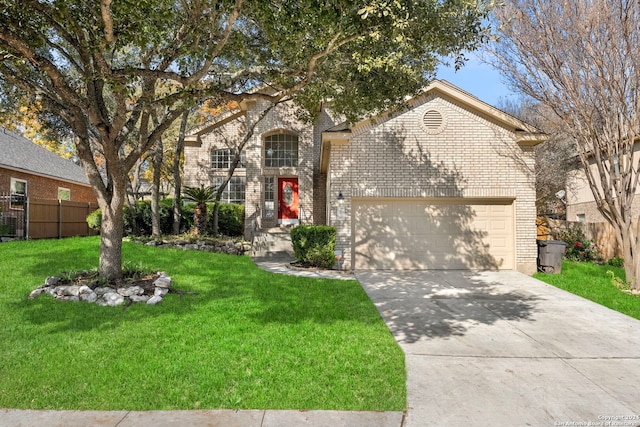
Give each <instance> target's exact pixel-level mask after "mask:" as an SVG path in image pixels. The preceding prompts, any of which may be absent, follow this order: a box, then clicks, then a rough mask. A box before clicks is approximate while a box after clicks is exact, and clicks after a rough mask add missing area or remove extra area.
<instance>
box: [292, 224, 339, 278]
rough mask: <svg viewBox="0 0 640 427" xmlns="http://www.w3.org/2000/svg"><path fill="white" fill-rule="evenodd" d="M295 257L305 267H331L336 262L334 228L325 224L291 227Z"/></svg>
mask: <svg viewBox="0 0 640 427" xmlns="http://www.w3.org/2000/svg"><path fill="white" fill-rule="evenodd" d="M291 241H292V243H293V252H294V254H295V256H296V259H297V260H298V261H300V262H301V263H302V264H303V265H305V266H307V267H320V268H331V267H333V265H334V264H335V262H336V258H335V253H334V250H335V248H336V229H335V227H329V226H326V225H299V226H297V227H294V228H293V229H291Z"/></svg>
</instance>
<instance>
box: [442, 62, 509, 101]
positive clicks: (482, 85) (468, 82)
mask: <svg viewBox="0 0 640 427" xmlns="http://www.w3.org/2000/svg"><path fill="white" fill-rule="evenodd" d="M467 58H469V61H467V63H466V64H465V66H464V67H462V68H461V69H460V70H459V71H457V72H456V71H455V69H454V68H453V66H451V67H441V68H439V69H438V74H437V78H438V79H442V80H447V81H448V82H450V83H453V84H454V85H456V86H458V87H459V88H461V89H464V90H465V91H467V92H469V93H471V94H472V95H475V96H476V97H478V98H480V100H482V101H484V102H486V103H487V104H491V105H494V106H495V105H496V103H497V102H498V100H499V98H512V99H518V98H519V97H518V96H517V95H515V94H514V93H513V92H511V90H510V89H509V88H508V87H506V85H505V84H504V83H503V82H502V77H501V76H500V74H499V73H498V71H496V70H494V69H493V67H491V65H489V64H485V63H483V62H482V61H481V60H480V59H478V57H477V56H476V55H474V54H469V55H467Z"/></svg>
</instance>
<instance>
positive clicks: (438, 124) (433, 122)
mask: <svg viewBox="0 0 640 427" xmlns="http://www.w3.org/2000/svg"><path fill="white" fill-rule="evenodd" d="M444 125H445V120H444V117H443V115H442V113H441V112H440V111H438V110H428V111H427V112H426V113H424V116H422V126H423V127H424V129H425V130H426V131H427V132H428V133H440V132H442V130H443V129H444Z"/></svg>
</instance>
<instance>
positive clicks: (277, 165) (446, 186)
mask: <svg viewBox="0 0 640 427" xmlns="http://www.w3.org/2000/svg"><path fill="white" fill-rule="evenodd" d="M266 105H267V104H265V103H262V102H254V103H247V104H243V105H241V106H240V107H239V108H238V109H236V110H234V111H230V112H227V113H225V114H222V115H220V116H219V117H217V119H216V120H215V121H214V122H212V123H209V124H207V125H205V126H203V127H201V128H199V129H196V130H195V131H194V132H192V134H191V135H190V136H189V137H188V139H187V147H186V148H185V183H186V185H190V186H196V185H200V184H205V185H215V184H216V183H219V182H221V179H222V177H223V176H224V175H226V172H227V170H228V165H229V161H230V160H229V159H230V158H231V157H232V155H233V154H234V151H233V150H234V147H235V146H236V144H237V142H238V141H239V139H240V138H242V137H243V136H244V135H245V132H246V129H247V125H248V124H250V123H252V121H254V120H256V117H258V115H259V113H260V111H263V109H264V108H266ZM298 117H299V116H298V115H297V114H296V111H295V109H294V107H293V105H292V104H282V105H278V106H276V107H275V108H274V109H273V110H271V111H270V112H269V114H267V115H266V116H265V118H264V119H263V120H261V121H260V122H259V123H258V124H257V125H256V126H255V129H254V132H253V134H252V137H251V139H250V140H249V141H248V143H247V145H246V148H245V150H244V155H243V158H242V165H241V166H242V167H241V168H240V169H238V170H237V171H236V173H235V176H234V178H233V180H232V182H231V183H230V186H229V187H228V188H227V190H226V192H225V200H226V201H234V202H244V204H245V208H246V234H247V235H248V236H250V235H251V233H252V232H253V230H255V229H257V228H268V227H271V226H274V225H276V224H297V223H306V224H330V225H333V226H335V227H336V229H337V248H338V249H339V250H341V251H343V254H344V261H343V262H344V264H343V266H344V267H345V268H355V269H430V268H435V269H448V268H456V269H460V268H462V269H468V268H473V269H487V268H500V269H517V270H520V271H525V272H533V271H535V267H536V256H537V248H536V242H535V239H536V227H535V217H536V210H535V186H534V177H533V174H532V170H533V165H534V153H533V147H534V146H535V145H536V144H538V143H539V142H541V141H543V140H544V136H543V135H542V134H541V133H540V132H539V131H537V130H536V129H535V128H533V127H532V126H530V125H528V124H526V123H523V122H521V121H520V120H517V119H515V118H514V117H512V116H510V115H508V114H506V113H504V112H502V111H500V110H497V109H496V108H494V107H491V106H490V105H488V104H485V103H484V102H482V101H480V100H479V99H477V98H475V97H473V96H472V95H470V94H468V93H466V92H464V91H462V90H460V89H458V88H456V87H455V86H452V85H451V84H449V83H447V82H443V81H436V82H434V83H432V84H431V85H430V86H429V87H428V88H426V90H425V91H424V93H423V94H422V95H420V96H418V97H417V98H414V99H412V100H410V101H408V102H407V103H406V108H404V109H401V110H399V111H396V112H388V113H383V114H379V115H377V116H375V117H373V118H370V119H367V120H363V121H361V122H359V123H355V124H347V123H340V122H338V121H337V120H336V119H335V118H333V117H332V116H331V114H330V113H329V111H328V110H327V109H325V108H321V109H320V111H319V113H318V118H317V120H316V122H315V123H313V124H312V125H310V124H307V123H304V122H302V121H300V120H299V119H298Z"/></svg>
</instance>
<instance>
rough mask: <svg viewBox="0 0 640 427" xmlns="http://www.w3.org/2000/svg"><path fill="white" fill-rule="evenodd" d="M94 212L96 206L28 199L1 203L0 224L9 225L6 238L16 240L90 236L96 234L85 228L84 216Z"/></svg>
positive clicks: (85, 217)
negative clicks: (0, 215)
mask: <svg viewBox="0 0 640 427" xmlns="http://www.w3.org/2000/svg"><path fill="white" fill-rule="evenodd" d="M8 200H11V199H10V198H8ZM0 201H2V197H0ZM96 209H98V205H97V204H96V203H87V202H71V201H67V200H40V199H30V198H29V199H26V201H25V202H24V203H22V204H21V205H17V204H16V203H13V204H11V205H9V202H6V203H4V205H3V206H2V216H3V217H2V218H0V224H2V223H3V222H5V223H7V224H10V225H12V227H8V226H5V227H4V231H5V233H3V235H4V236H5V237H12V238H19V239H55V238H58V239H59V238H62V237H71V236H92V235H95V234H98V232H97V231H96V230H92V229H91V228H89V226H88V225H87V215H89V214H90V213H91V212H93V211H94V210H96Z"/></svg>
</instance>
